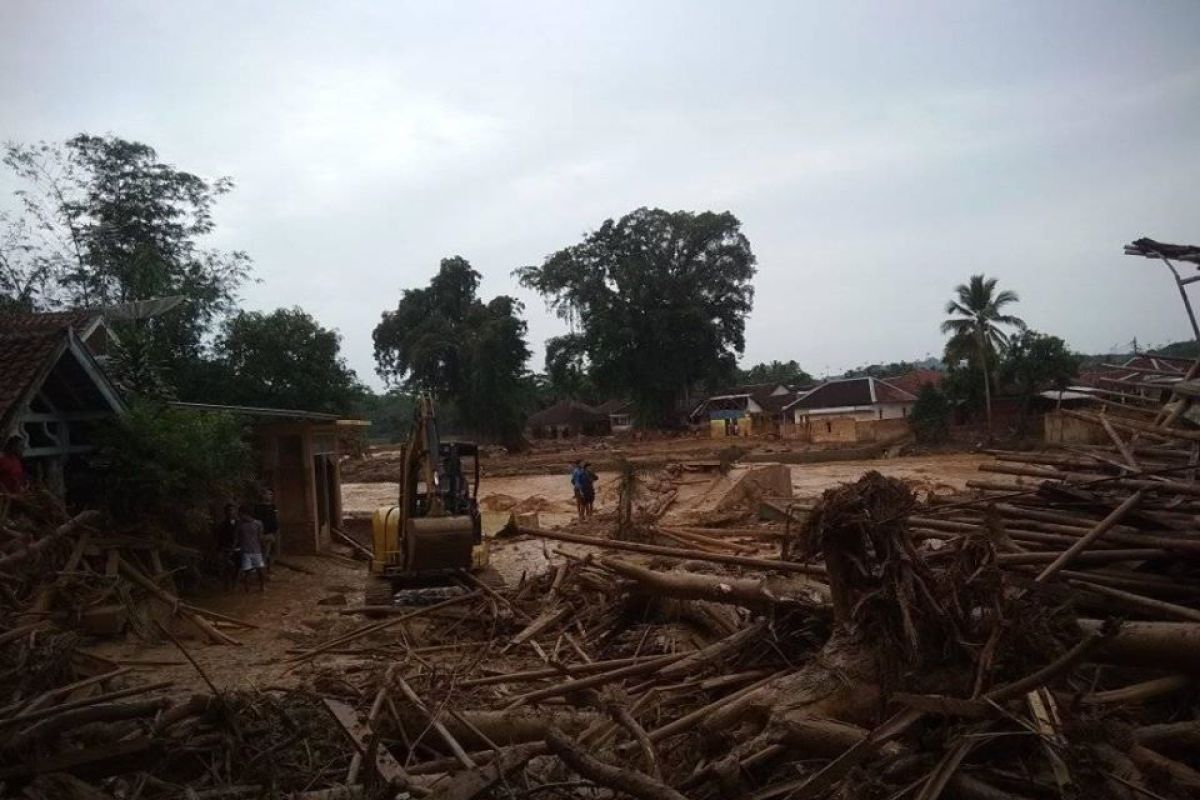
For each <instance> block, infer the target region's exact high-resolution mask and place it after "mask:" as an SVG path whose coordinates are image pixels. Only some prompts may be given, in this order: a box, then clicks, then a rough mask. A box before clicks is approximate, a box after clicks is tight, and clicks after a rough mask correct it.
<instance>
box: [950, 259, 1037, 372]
mask: <svg viewBox="0 0 1200 800" xmlns="http://www.w3.org/2000/svg"><path fill="white" fill-rule="evenodd" d="M954 292H955V295H956V296H957V299H955V300H951V301H950V302H948V303H947V304H946V313H947V314H953V315H955V316H953V317H951V318H950V319H947V320H945V321H944V322H942V333H945V334H949V335H950V341H948V342H947V343H946V357H945V360H946V362H947V363H957V362H959V361H962V360H964V359H965V360H968V361H971V362H973V363H976V364H978V363H986V364H988V365H989V369H990V368H994V367H995V364H996V358H995V356H996V354H998V353H1001V352H1002V351H1003V350H1004V347H1005V346H1006V345H1007V343H1008V334H1007V333H1006V332H1005V331H1004V326H1008V327H1016V328H1024V327H1025V323H1024V322H1022V321H1021V320H1020V319H1019V318H1018V317H1014V316H1012V315H1010V314H1005V313H1003V311H1004V307H1005V306H1008V305H1010V304H1012V303H1015V302H1017V300H1018V299H1020V298H1018V297H1017V293H1016V292H1013V291H1010V290H1008V289H1005V290H1004V291H1001V292H997V291H996V279H995V278H985V277H984V276H983V275H972V276H971V280H970V281H969V282H967V283H965V284H959V285H958V286H957V287H955V290H954Z"/></svg>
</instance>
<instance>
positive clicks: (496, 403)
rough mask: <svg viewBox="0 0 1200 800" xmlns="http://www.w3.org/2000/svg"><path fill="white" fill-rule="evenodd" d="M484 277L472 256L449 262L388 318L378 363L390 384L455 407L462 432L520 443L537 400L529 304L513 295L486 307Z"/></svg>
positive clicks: (379, 333) (380, 332)
mask: <svg viewBox="0 0 1200 800" xmlns="http://www.w3.org/2000/svg"><path fill="white" fill-rule="evenodd" d="M479 278H480V276H479V273H478V272H476V271H475V270H474V269H472V268H471V265H470V263H468V262H467V260H466V259H464V258H461V257H459V256H455V257H453V258H446V259H443V260H442V263H441V266H440V268H439V269H438V273H437V275H435V276H434V278H433V279H432V280H431V281H430V282H429V286H427V287H425V288H422V289H406V290H405V291H404V292H403V293H402V294H401V297H400V302H399V303H398V304H397V306H396V308H395V310H394V311H385V312H384V313H383V317H382V319H381V320H380V322H379V324H378V325H377V326H375V331H374V334H373V335H374V340H375V362H376V364H377V365H378V371H379V374H380V375H381V376H382V377H383V378H384V379H385V380H387V381H389V382H391V383H393V384H396V385H399V386H402V387H404V388H406V389H409V390H425V391H430V392H432V393H433V394H434V395H435V396H436V397H437V398H438V399H439V400H442V401H447V402H449V403H451V404H452V407H453V410H454V416H455V417H457V423H458V426H459V427H461V428H462V429H464V430H467V431H472V432H475V433H478V434H482V435H487V436H494V437H497V438H499V439H501V440H502V441H505V442H506V443H508V444H515V443H517V441H518V438H519V434H520V431H521V426H522V423H523V421H524V416H525V410H526V407H527V404H528V402H529V396H528V383H527V381H526V371H525V362H526V361H527V360H528V359H529V354H530V353H529V346H528V345H527V344H526V342H525V329H526V326H525V321H524V320H522V319H521V317H520V316H519V315H520V312H521V311H522V307H521V304H520V303H518V302H517V301H516V300H514V299H513V298H511V297H508V296H505V295H500V296H498V297H494V298H492V299H491V300H490V301H488V302H487V303H484V302H482V301H481V300H480V299H479V298H478V297H477V296H476V295H477V292H478V289H479ZM443 416H444V417H446V416H449V414H446V413H444V412H443Z"/></svg>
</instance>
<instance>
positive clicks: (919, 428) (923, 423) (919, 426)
mask: <svg viewBox="0 0 1200 800" xmlns="http://www.w3.org/2000/svg"><path fill="white" fill-rule="evenodd" d="M950 412H951V404H950V398H948V397H947V396H946V394H945V393H944V392H942V390H941V389H939V388H937V387H936V386H934V385H933V384H931V383H927V384H925V385H924V386H922V387H921V391H920V392H918V393H917V401H916V402H915V403H913V407H912V413H911V414H910V415H909V420H910V423H911V424H912V428H913V433H915V434H916V436H917V441H919V442H921V443H922V444H937V443H939V442H943V441H945V440H946V436H947V435H948V433H949V430H950Z"/></svg>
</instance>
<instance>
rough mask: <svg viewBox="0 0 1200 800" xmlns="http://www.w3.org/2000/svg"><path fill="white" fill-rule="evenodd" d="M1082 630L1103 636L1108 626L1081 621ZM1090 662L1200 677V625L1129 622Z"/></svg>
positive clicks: (1104, 639)
mask: <svg viewBox="0 0 1200 800" xmlns="http://www.w3.org/2000/svg"><path fill="white" fill-rule="evenodd" d="M1079 627H1080V628H1081V629H1082V630H1083V631H1085V632H1089V633H1097V634H1098V633H1100V632H1101V631H1102V630H1103V628H1104V623H1103V622H1102V621H1100V620H1096V619H1081V620H1079ZM1089 660H1091V661H1100V662H1103V663H1107V664H1121V665H1124V666H1131V667H1151V668H1156V669H1161V670H1171V671H1173V672H1185V673H1189V674H1193V675H1195V674H1200V623H1195V622H1126V623H1122V624H1121V626H1120V627H1119V628H1118V629H1117V631H1116V633H1114V634H1113V635H1112V636H1107V637H1104V638H1103V639H1102V640H1101V641H1100V643H1099V645H1098V646H1097V647H1096V649H1095V650H1094V651H1092V653H1091V654H1090V655H1089Z"/></svg>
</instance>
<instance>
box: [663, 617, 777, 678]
mask: <svg viewBox="0 0 1200 800" xmlns="http://www.w3.org/2000/svg"><path fill="white" fill-rule="evenodd" d="M766 631H767V623H766V620H761V619H760V620H758V621H757V622H755V623H754V624H752V625H749V626H747V627H745V628H743V629H742V630H740V631H737V632H735V633H732V634H730V635H729V636H726V637H725V638H723V639H718V640H717V641H715V642H713V643H712V644H710V645H709V646H708V647H704V648H701V649H699V650H697V651H696V652H694V653H691V654H689V655H687V656H685V657H684V658H681V659H680V660H679V661H676V662H675V663H674V664H668V665H667V666H665V667H663V668H662V669H661V670H659V672H658V674H659V675H660V676H662V678H664V679H665V680H672V679H677V678H681V677H683V676H685V675H691V674H692V673H694V672H696V671H697V670H700V669H703V668H704V667H706V666H708V665H709V664H713V663H714V662H721V661H724V660H725V658H726V657H728V656H731V655H733V654H734V653H736V652H737V651H738V650H740V649H741V648H742V647H744V646H745V645H746V644H747V643H749V642H752V641H754V640H755V639H758V638H759V637H761V636H762V635H763V634H764V633H766Z"/></svg>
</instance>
